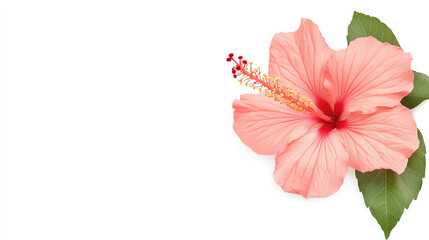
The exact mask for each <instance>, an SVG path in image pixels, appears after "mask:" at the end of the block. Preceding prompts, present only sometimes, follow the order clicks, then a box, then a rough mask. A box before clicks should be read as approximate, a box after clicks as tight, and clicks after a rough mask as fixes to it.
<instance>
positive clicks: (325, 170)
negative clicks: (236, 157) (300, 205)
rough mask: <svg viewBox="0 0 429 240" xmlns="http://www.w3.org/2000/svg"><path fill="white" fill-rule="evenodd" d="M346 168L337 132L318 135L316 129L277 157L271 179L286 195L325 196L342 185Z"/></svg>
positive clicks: (345, 153)
mask: <svg viewBox="0 0 429 240" xmlns="http://www.w3.org/2000/svg"><path fill="white" fill-rule="evenodd" d="M348 166H349V165H348V154H347V152H346V150H345V148H344V146H343V144H342V142H341V139H340V138H339V136H338V130H336V129H334V130H332V131H330V132H328V133H326V134H320V126H318V127H316V128H313V129H312V130H310V131H309V132H308V133H307V134H305V136H303V137H302V138H299V139H297V140H296V141H294V142H292V143H291V144H290V145H288V147H287V149H286V151H284V152H283V153H281V154H279V155H277V157H276V170H275V171H274V179H275V181H276V182H277V184H279V185H280V186H281V187H282V188H283V190H284V191H286V192H291V193H296V194H300V195H302V196H304V197H305V198H313V197H327V196H329V195H331V194H333V193H335V192H336V191H337V190H338V189H339V188H340V186H341V185H342V184H343V180H344V177H345V175H346V173H347V169H348Z"/></svg>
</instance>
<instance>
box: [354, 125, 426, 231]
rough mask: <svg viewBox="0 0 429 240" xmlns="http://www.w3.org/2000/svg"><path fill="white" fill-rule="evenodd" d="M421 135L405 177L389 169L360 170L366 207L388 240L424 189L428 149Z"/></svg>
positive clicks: (358, 173)
mask: <svg viewBox="0 0 429 240" xmlns="http://www.w3.org/2000/svg"><path fill="white" fill-rule="evenodd" d="M418 136H419V140H420V146H419V148H418V149H417V150H416V151H415V152H414V153H413V155H412V156H411V157H410V159H409V160H408V165H407V168H406V169H405V171H404V172H403V173H402V174H401V175H398V174H397V173H395V172H393V171H391V170H386V169H380V170H375V171H372V172H366V173H361V172H359V171H356V178H357V179H358V185H359V190H360V191H361V192H362V194H363V198H364V200H365V205H366V206H367V207H368V208H369V210H370V211H371V214H372V215H373V216H374V218H375V219H376V220H377V222H378V224H380V226H381V229H382V230H383V231H384V236H385V237H386V239H387V238H389V235H390V232H391V231H392V229H393V228H394V227H395V225H396V224H397V222H398V221H399V219H400V218H401V216H402V213H403V211H404V208H407V209H408V207H409V206H410V204H411V201H412V200H413V199H417V195H418V194H419V191H420V189H421V187H422V179H423V178H424V176H425V168H426V159H425V154H426V147H425V143H424V140H423V136H422V134H421V132H420V131H418Z"/></svg>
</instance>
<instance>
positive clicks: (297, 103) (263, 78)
mask: <svg viewBox="0 0 429 240" xmlns="http://www.w3.org/2000/svg"><path fill="white" fill-rule="evenodd" d="M226 61H228V62H231V61H234V63H235V64H236V65H235V66H234V67H233V68H232V74H233V76H234V78H237V77H240V79H239V80H238V82H240V84H243V83H244V85H246V86H250V87H252V88H253V89H258V90H259V92H261V93H264V94H265V96H267V97H269V98H273V99H274V101H276V102H279V103H280V104H285V105H287V106H288V107H289V108H291V109H294V110H296V111H298V112H310V113H312V114H313V115H315V116H317V117H319V118H320V119H322V120H323V121H325V122H327V123H330V122H332V124H335V120H334V119H333V117H332V116H334V115H332V114H326V112H321V111H320V110H318V109H317V108H315V105H314V103H313V102H312V101H311V100H310V99H308V98H306V97H302V96H301V94H300V93H299V91H298V92H295V91H294V90H291V89H290V87H289V86H287V85H284V84H283V83H281V82H280V79H279V78H274V79H273V78H271V77H269V76H267V75H266V74H263V73H262V72H261V71H260V68H259V67H257V68H256V69H252V67H253V66H252V64H253V63H252V62H250V64H248V63H247V61H246V60H243V57H242V56H239V57H238V62H237V61H236V60H235V59H234V54H232V53H231V54H229V56H228V58H227V59H226ZM322 111H323V110H322Z"/></svg>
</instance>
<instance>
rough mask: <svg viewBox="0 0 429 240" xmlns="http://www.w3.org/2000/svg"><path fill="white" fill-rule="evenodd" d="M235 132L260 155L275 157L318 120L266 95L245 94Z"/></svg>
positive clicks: (238, 106) (238, 102) (238, 103)
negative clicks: (274, 155) (273, 155)
mask: <svg viewBox="0 0 429 240" xmlns="http://www.w3.org/2000/svg"><path fill="white" fill-rule="evenodd" d="M233 107H234V109H235V110H234V126H233V127H234V130H235V132H236V133H237V135H238V136H239V137H240V139H241V141H242V142H243V143H244V144H246V145H247V146H248V147H250V148H251V149H252V150H253V151H254V152H256V153H258V154H264V155H271V154H275V153H277V152H278V151H279V150H281V149H283V148H284V147H285V146H286V145H287V144H288V143H289V142H291V141H293V140H295V139H297V138H299V137H301V136H302V135H304V134H305V133H306V132H307V130H308V128H309V127H311V126H313V125H314V124H316V122H317V120H316V119H315V117H314V116H312V115H311V114H309V113H300V112H297V111H294V110H292V109H290V108H288V107H286V106H285V105H281V104H279V103H278V102H275V101H274V100H273V99H271V98H267V97H265V96H264V95H263V94H244V95H241V97H240V100H235V101H234V103H233Z"/></svg>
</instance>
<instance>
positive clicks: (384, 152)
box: [339, 104, 419, 174]
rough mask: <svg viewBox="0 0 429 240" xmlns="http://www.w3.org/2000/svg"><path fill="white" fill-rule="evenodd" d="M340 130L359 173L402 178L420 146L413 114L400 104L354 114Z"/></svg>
mask: <svg viewBox="0 0 429 240" xmlns="http://www.w3.org/2000/svg"><path fill="white" fill-rule="evenodd" d="M346 121H347V126H346V127H345V128H343V129H340V130H339V133H340V136H341V138H342V139H343V142H344V144H345V145H346V148H347V151H348V153H349V155H350V166H351V167H353V168H354V169H356V170H358V171H360V172H367V171H373V170H375V169H381V168H384V169H391V170H393V171H395V172H397V173H398V174H401V173H402V172H403V171H404V170H405V168H406V166H407V163H408V158H409V157H410V156H411V154H413V152H414V151H415V150H416V149H417V148H418V146H419V140H418V137H417V126H416V123H415V121H414V118H413V115H412V113H411V111H410V110H409V109H408V108H406V107H404V106H402V105H401V104H399V105H398V106H396V107H394V108H380V109H379V110H377V111H376V112H374V113H372V114H359V113H351V114H350V115H349V117H348V118H347V120H346Z"/></svg>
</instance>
